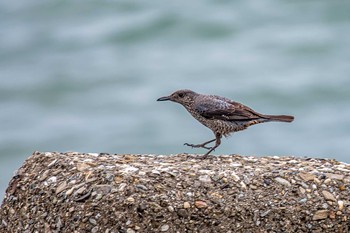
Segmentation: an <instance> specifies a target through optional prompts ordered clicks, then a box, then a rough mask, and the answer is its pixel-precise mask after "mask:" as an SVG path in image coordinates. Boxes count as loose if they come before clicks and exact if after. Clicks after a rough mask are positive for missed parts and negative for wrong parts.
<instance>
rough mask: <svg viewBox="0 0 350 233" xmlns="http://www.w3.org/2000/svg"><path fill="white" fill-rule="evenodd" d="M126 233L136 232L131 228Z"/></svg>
mask: <svg viewBox="0 0 350 233" xmlns="http://www.w3.org/2000/svg"><path fill="white" fill-rule="evenodd" d="M126 233H135V231H134V230H133V229H131V228H128V229H127V230H126Z"/></svg>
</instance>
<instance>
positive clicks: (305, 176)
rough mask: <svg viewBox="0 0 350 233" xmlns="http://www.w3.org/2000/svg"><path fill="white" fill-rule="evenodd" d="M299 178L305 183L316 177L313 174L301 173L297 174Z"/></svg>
mask: <svg viewBox="0 0 350 233" xmlns="http://www.w3.org/2000/svg"><path fill="white" fill-rule="evenodd" d="M299 176H300V178H301V179H303V180H304V181H305V182H306V181H311V180H314V179H315V178H316V176H315V175H314V174H311V173H306V172H301V173H300V174H299Z"/></svg>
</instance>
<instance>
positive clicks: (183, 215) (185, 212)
mask: <svg viewBox="0 0 350 233" xmlns="http://www.w3.org/2000/svg"><path fill="white" fill-rule="evenodd" d="M177 214H178V215H179V216H180V217H183V218H186V217H188V213H187V211H186V210H185V209H179V210H178V211H177Z"/></svg>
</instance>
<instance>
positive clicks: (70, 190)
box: [66, 187, 75, 196]
mask: <svg viewBox="0 0 350 233" xmlns="http://www.w3.org/2000/svg"><path fill="white" fill-rule="evenodd" d="M74 188H75V187H72V188H71V189H69V190H68V191H67V192H66V195H67V196H69V195H71V194H72V193H73V191H74Z"/></svg>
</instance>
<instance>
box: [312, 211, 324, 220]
mask: <svg viewBox="0 0 350 233" xmlns="http://www.w3.org/2000/svg"><path fill="white" fill-rule="evenodd" d="M327 217H328V210H318V211H316V212H315V214H314V216H313V217H312V220H314V221H315V220H322V219H326V218H327Z"/></svg>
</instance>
